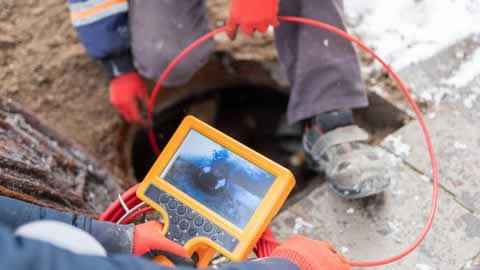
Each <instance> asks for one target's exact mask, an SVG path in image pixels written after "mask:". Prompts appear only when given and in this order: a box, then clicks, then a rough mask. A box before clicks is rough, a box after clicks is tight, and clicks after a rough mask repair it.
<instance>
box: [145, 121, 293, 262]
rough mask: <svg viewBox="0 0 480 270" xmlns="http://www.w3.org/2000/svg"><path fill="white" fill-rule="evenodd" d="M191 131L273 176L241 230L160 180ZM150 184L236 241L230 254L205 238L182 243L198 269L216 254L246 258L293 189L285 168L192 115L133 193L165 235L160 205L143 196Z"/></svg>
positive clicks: (163, 214) (166, 223) (289, 173)
mask: <svg viewBox="0 0 480 270" xmlns="http://www.w3.org/2000/svg"><path fill="white" fill-rule="evenodd" d="M192 129H193V130H195V131H197V132H198V133H200V134H202V135H204V136H206V137H207V138H209V139H210V140H212V141H214V142H216V143H217V144H219V145H221V146H223V147H225V148H226V149H228V150H230V151H231V152H233V153H235V154H237V155H238V156H240V157H242V158H244V159H246V160H247V161H249V162H251V163H252V164H254V165H256V166H258V167H259V168H261V169H263V170H265V171H267V172H268V173H270V174H272V175H273V176H274V177H275V180H274V181H273V184H272V185H271V186H270V188H269V189H268V191H267V193H266V194H265V196H264V197H263V199H262V200H261V202H260V205H259V206H258V208H257V209H256V211H255V212H254V214H253V215H252V217H251V218H250V220H249V222H248V223H247V225H246V226H245V228H244V229H240V228H238V227H237V226H235V225H234V224H232V223H231V222H229V221H228V220H226V219H225V218H223V217H222V216H220V215H219V214H217V213H215V212H214V211H213V210H211V209H209V208H207V206H205V205H203V204H201V203H200V202H198V201H196V200H195V199H193V198H192V197H190V196H189V195H187V194H185V193H184V192H182V191H181V190H179V189H177V188H176V187H175V186H173V185H172V184H170V183H169V182H167V181H165V180H164V179H161V178H160V176H161V175H162V172H163V171H164V169H165V168H166V166H167V165H168V163H169V162H170V160H171V159H172V157H173V156H174V155H175V153H176V151H177V149H178V148H179V147H180V145H181V144H182V143H183V141H184V139H185V137H186V136H187V135H188V133H189V131H190V130H192ZM152 184H153V185H155V186H156V187H158V188H159V189H161V190H163V191H165V192H166V193H168V194H169V195H171V196H172V197H174V198H175V199H177V200H178V201H180V202H181V203H183V204H184V205H186V206H188V207H190V208H191V209H193V210H194V211H196V212H197V213H199V214H200V215H202V216H203V217H204V218H206V219H207V220H209V221H210V222H212V223H213V224H215V225H216V226H218V227H220V228H222V229H223V230H224V231H225V232H227V233H229V234H230V235H232V236H234V237H235V238H237V239H238V241H239V242H238V244H237V246H236V248H235V249H234V250H233V252H230V251H228V250H227V249H225V248H223V247H222V246H220V245H219V244H217V243H215V242H214V241H212V240H211V239H208V238H205V237H198V238H193V239H191V240H190V241H188V242H187V243H185V245H184V247H185V249H186V250H187V251H188V252H189V253H190V254H193V253H195V252H196V253H197V254H199V256H200V261H199V266H200V267H202V266H207V265H208V263H209V262H210V259H211V257H213V255H214V254H215V253H216V252H217V251H218V252H220V253H221V254H223V255H224V256H226V257H227V258H229V259H230V260H231V261H234V262H237V261H242V260H244V259H246V258H247V257H248V255H249V254H250V253H251V251H252V249H253V248H254V246H255V244H256V242H257V241H258V239H259V238H260V236H261V235H262V233H263V231H264V230H265V229H266V228H267V226H268V225H269V223H270V222H271V220H272V219H273V217H274V216H275V215H276V214H277V213H278V211H279V210H280V208H281V207H282V205H283V203H284V202H285V200H286V199H287V197H288V195H289V193H290V191H291V190H292V189H293V187H294V186H295V179H294V176H293V174H292V173H291V172H290V171H289V170H288V169H286V168H284V167H282V166H281V165H279V164H277V163H275V162H274V161H272V160H270V159H268V158H266V157H264V156H262V155H261V154H259V153H257V152H255V151H253V150H252V149H250V148H248V147H247V146H245V145H243V144H241V143H240V142H238V141H236V140H234V139H233V138H231V137H229V136H227V135H225V134H223V133H221V132H220V131H218V130H216V129H215V128H213V127H211V126H209V125H208V124H206V123H204V122H202V121H200V120H199V119H197V118H195V117H193V116H187V117H186V118H185V119H184V120H183V121H182V123H181V124H180V126H179V127H178V129H177V131H176V132H175V134H174V135H173V137H172V138H171V139H170V141H169V143H168V144H167V146H166V147H165V148H164V149H163V152H162V153H161V154H160V156H159V157H158V159H157V161H156V162H155V164H154V165H153V167H152V168H151V169H150V171H149V173H148V174H147V176H146V177H145V179H144V180H143V182H142V183H141V184H140V187H139V188H138V190H137V196H138V198H140V199H141V200H142V201H144V202H145V203H147V204H148V205H150V206H152V207H153V208H154V209H155V210H157V211H158V212H160V213H161V215H162V216H163V217H164V220H165V227H164V231H163V233H164V234H166V233H167V231H168V226H169V220H168V216H167V212H166V211H165V210H164V209H163V208H162V207H161V206H160V205H158V204H157V203H155V202H153V201H152V200H151V199H150V198H148V197H147V196H146V195H145V191H146V189H147V188H148V187H149V186H150V185H152ZM202 257H203V258H202ZM209 257H210V258H209Z"/></svg>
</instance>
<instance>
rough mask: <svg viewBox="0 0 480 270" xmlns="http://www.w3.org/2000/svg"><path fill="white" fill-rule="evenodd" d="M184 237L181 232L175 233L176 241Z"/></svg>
mask: <svg viewBox="0 0 480 270" xmlns="http://www.w3.org/2000/svg"><path fill="white" fill-rule="evenodd" d="M182 236H183V233H182V232H181V231H176V232H174V233H173V237H175V238H176V239H180V238H182Z"/></svg>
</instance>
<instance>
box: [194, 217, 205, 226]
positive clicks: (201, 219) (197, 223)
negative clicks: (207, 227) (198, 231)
mask: <svg viewBox="0 0 480 270" xmlns="http://www.w3.org/2000/svg"><path fill="white" fill-rule="evenodd" d="M193 222H194V223H195V225H197V226H202V224H203V218H202V217H196V218H195V220H194V221H193Z"/></svg>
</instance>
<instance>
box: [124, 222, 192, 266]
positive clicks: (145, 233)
mask: <svg viewBox="0 0 480 270" xmlns="http://www.w3.org/2000/svg"><path fill="white" fill-rule="evenodd" d="M162 230H163V225H162V223H160V222H158V221H149V222H147V223H144V224H140V225H136V226H135V228H134V230H133V242H132V252H133V255H137V256H145V255H146V254H148V253H150V252H154V251H165V252H168V253H171V254H174V255H177V256H180V257H185V258H188V257H189V256H188V254H187V252H186V251H185V249H184V248H183V247H182V246H180V245H179V244H177V243H175V242H173V241H171V240H168V239H167V238H166V237H165V236H163V234H162Z"/></svg>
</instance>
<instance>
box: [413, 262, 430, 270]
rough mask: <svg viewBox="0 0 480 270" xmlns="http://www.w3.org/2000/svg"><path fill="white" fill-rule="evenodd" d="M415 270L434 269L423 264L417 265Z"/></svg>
mask: <svg viewBox="0 0 480 270" xmlns="http://www.w3.org/2000/svg"><path fill="white" fill-rule="evenodd" d="M415 268H416V269H418V270H432V267H431V266H430V265H427V264H423V263H417V264H415Z"/></svg>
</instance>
